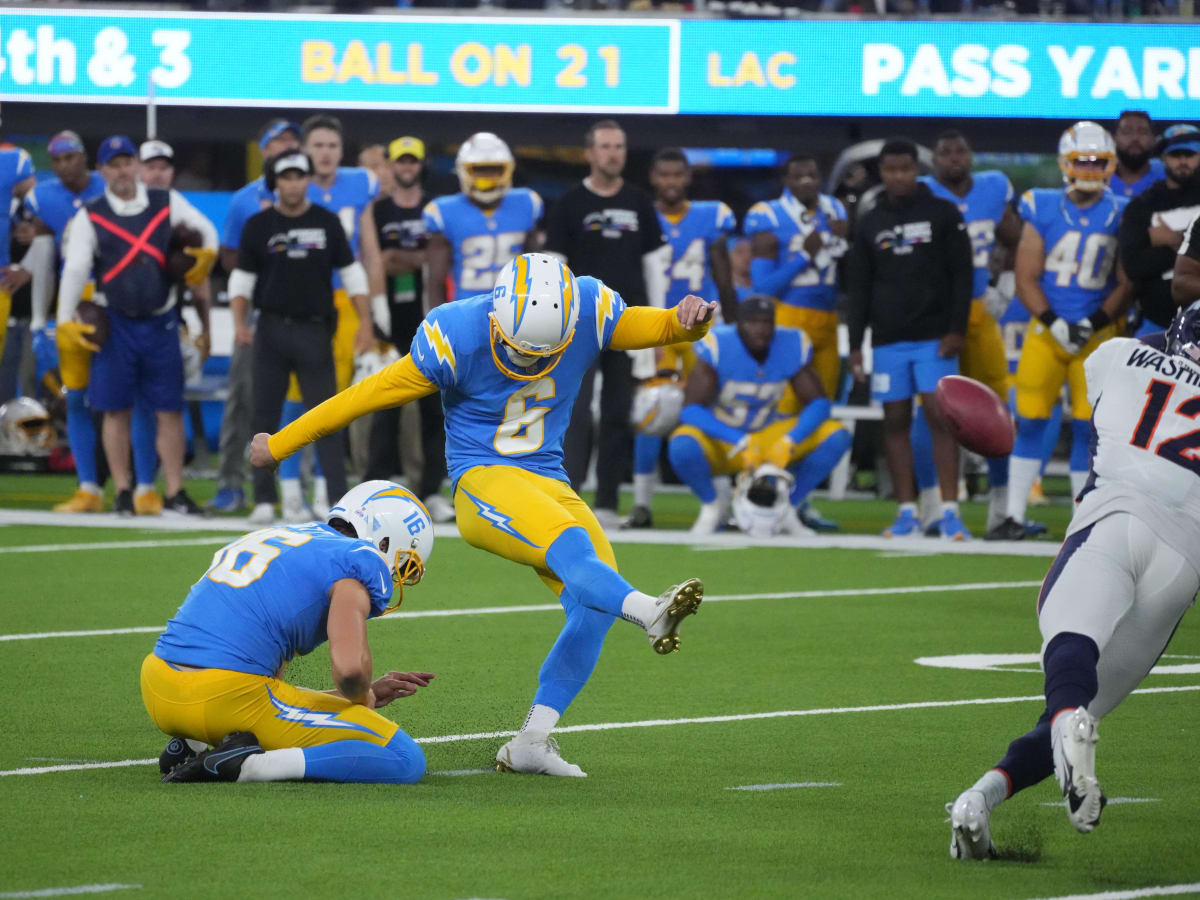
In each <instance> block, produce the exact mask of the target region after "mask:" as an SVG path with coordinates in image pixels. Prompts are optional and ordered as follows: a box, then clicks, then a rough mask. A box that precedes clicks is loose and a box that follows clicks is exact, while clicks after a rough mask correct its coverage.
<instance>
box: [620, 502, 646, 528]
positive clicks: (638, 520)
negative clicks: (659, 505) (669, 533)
mask: <svg viewBox="0 0 1200 900" xmlns="http://www.w3.org/2000/svg"><path fill="white" fill-rule="evenodd" d="M621 527H622V528H653V527H654V517H653V516H652V515H650V508H649V507H647V506H635V507H634V508H633V509H632V510H631V511H630V513H629V518H628V519H626V520H625V521H624V522H622V523H621Z"/></svg>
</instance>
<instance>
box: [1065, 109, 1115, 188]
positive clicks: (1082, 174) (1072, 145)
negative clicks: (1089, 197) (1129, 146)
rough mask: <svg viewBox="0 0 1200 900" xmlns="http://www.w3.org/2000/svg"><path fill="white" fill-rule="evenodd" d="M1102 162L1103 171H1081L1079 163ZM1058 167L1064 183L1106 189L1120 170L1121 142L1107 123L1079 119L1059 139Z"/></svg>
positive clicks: (1071, 186)
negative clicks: (1104, 125) (1105, 124)
mask: <svg viewBox="0 0 1200 900" xmlns="http://www.w3.org/2000/svg"><path fill="white" fill-rule="evenodd" d="M1081 160H1083V161H1099V162H1102V163H1103V164H1104V169H1103V171H1102V172H1096V171H1083V170H1080V169H1079V167H1078V166H1077V165H1076V163H1078V162H1080V161H1081ZM1058 167H1059V168H1060V169H1062V173H1063V182H1065V183H1066V185H1067V187H1068V188H1071V189H1073V190H1077V191H1086V192H1089V193H1090V192H1094V191H1102V190H1104V189H1105V188H1106V187H1107V186H1108V180H1109V179H1110V178H1112V175H1113V172H1115V171H1116V170H1117V145H1116V143H1115V142H1114V141H1113V137H1112V135H1111V134H1109V133H1108V131H1106V130H1105V129H1104V127H1103V126H1101V125H1097V124H1096V123H1095V122H1076V123H1075V124H1074V125H1072V126H1071V127H1070V128H1068V129H1067V130H1066V131H1064V132H1063V133H1062V137H1061V138H1059V139H1058Z"/></svg>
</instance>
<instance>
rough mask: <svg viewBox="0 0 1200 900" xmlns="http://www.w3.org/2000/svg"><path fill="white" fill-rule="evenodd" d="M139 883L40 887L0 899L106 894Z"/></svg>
mask: <svg viewBox="0 0 1200 900" xmlns="http://www.w3.org/2000/svg"><path fill="white" fill-rule="evenodd" d="M141 888H142V886H141V885H140V884H79V885H76V886H75V887H59V888H42V889H41V890H40V891H8V892H7V893H3V894H0V900H5V898H10V897H11V898H13V900H16V898H17V897H66V896H67V895H69V894H107V893H108V892H109V891H138V890H141Z"/></svg>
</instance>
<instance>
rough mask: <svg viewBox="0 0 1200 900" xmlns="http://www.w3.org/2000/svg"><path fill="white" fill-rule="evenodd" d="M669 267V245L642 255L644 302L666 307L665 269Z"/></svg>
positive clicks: (666, 282)
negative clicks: (644, 284) (644, 285)
mask: <svg viewBox="0 0 1200 900" xmlns="http://www.w3.org/2000/svg"><path fill="white" fill-rule="evenodd" d="M670 265H671V245H670V244H663V245H662V246H661V247H659V248H658V249H657V250H651V251H650V252H649V253H645V254H643V255H642V278H643V279H644V280H645V282H646V301H647V302H648V303H649V304H650V305H651V306H657V307H658V308H659V309H662V308H663V307H665V306H666V305H667V287H668V286H669V285H670V279H669V278H667V267H668V266H670Z"/></svg>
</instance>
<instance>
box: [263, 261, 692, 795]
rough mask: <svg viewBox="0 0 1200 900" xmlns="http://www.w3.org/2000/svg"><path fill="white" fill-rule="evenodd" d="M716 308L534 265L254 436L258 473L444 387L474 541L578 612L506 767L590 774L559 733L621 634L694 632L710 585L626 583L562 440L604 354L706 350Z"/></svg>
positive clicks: (458, 497)
mask: <svg viewBox="0 0 1200 900" xmlns="http://www.w3.org/2000/svg"><path fill="white" fill-rule="evenodd" d="M715 308H716V304H715V303H712V302H708V303H706V302H705V301H703V300H701V299H700V298H699V297H695V296H688V297H685V298H684V299H683V300H682V301H681V302H680V303H679V305H678V306H677V307H675V309H674V310H666V309H655V308H653V307H629V308H627V307H626V306H625V303H624V301H623V300H622V299H621V297H620V296H619V295H618V294H616V293H614V292H613V291H612V290H611V289H610V288H608V287H607V286H605V285H604V284H603V283H602V282H600V281H597V280H596V279H594V278H587V277H584V278H579V279H576V278H575V276H574V275H572V274H571V271H570V269H568V268H567V267H566V266H565V265H563V264H562V263H560V262H558V260H556V259H554V258H553V257H550V256H546V255H544V254H540V253H529V254H524V255H521V256H518V257H517V258H516V259H514V260H512V261H511V262H510V263H508V265H506V266H505V267H504V268H503V269H501V271H500V276H499V278H498V279H497V281H496V286H495V288H494V289H493V290H492V291H491V293H488V294H480V295H478V296H475V297H470V298H466V299H462V300H458V301H456V302H454V303H447V304H443V305H441V306H439V307H437V308H436V309H434V310H433V311H432V312H430V314H429V315H428V316H427V317H426V319H425V321H424V322H422V323H421V327H420V328H419V329H418V330H417V334H416V337H414V338H413V342H412V349H411V351H410V353H409V355H407V356H405V357H403V358H402V359H401V360H400V361H399V362H396V363H393V364H392V365H390V366H388V367H387V368H385V369H383V371H381V372H379V373H377V374H375V375H372V376H371V377H369V378H366V379H364V380H363V381H361V382H359V383H358V384H356V385H354V386H353V387H351V388H350V389H349V390H347V391H343V392H342V393H340V394H338V395H337V396H336V397H333V398H331V399H329V400H326V401H325V402H324V403H322V404H321V405H320V406H317V407H316V408H315V409H312V410H310V411H309V412H308V413H306V414H305V415H303V416H301V417H300V418H299V419H298V420H296V421H295V422H293V423H292V424H291V425H289V426H288V427H287V428H284V429H283V430H282V431H280V432H279V433H277V434H274V435H268V434H257V435H255V436H254V440H253V441H252V443H251V455H250V459H251V462H252V463H253V464H254V465H257V466H269V465H273V464H274V463H275V461H276V460H280V459H283V458H285V457H287V456H289V455H291V454H292V453H294V452H296V450H298V449H299V448H300V447H302V446H304V445H305V444H308V443H310V442H312V441H314V440H316V439H317V438H319V437H322V436H324V435H326V434H329V433H331V432H334V431H337V430H338V429H339V428H342V427H344V426H345V425H347V424H348V423H349V422H351V421H352V420H354V419H355V418H357V417H359V416H363V415H366V414H367V413H370V412H373V411H375V410H377V409H383V408H385V407H392V406H399V405H401V404H404V403H408V402H411V401H412V400H416V399H418V398H419V397H423V396H426V395H429V394H433V393H435V392H437V391H441V394H442V404H443V408H444V409H445V413H446V462H447V466H448V468H449V470H450V479H451V481H452V482H453V485H454V506H455V511H456V513H457V517H458V527H459V530H460V532H461V533H462V536H463V538H464V539H466V541H467V543H469V544H472V545H473V546H476V547H479V548H481V549H484V550H488V551H490V552H492V553H495V554H497V555H498V556H503V557H504V558H506V559H510V560H513V561H514V562H518V563H521V564H523V565H527V566H530V567H531V568H533V569H534V571H536V572H537V574H538V576H539V577H540V578H541V579H542V581H543V582H544V583H545V584H546V585H547V586H548V587H549V588H550V589H551V590H553V591H554V592H555V593H556V594H559V599H560V601H561V602H562V605H563V608H564V610H565V611H566V614H567V620H566V623H565V625H564V627H563V630H562V632H561V633H560V635H559V637H558V640H557V641H556V642H555V644H554V646H553V648H552V649H551V650H550V655H549V656H548V657H547V658H546V661H545V663H543V665H542V668H541V671H540V672H539V679H538V681H539V684H538V690H537V693H536V694H535V695H534V701H533V706H532V708H531V709H530V711H529V715H528V716H527V717H526V719H525V724H524V725H523V726H522V727H521V731H520V732H519V733H518V735H517V736H516V737H515V738H513V739H512V740H511V741H509V742H508V743H507V744H505V745H504V746H503V747H502V748H501V749H500V752H499V753H498V755H497V757H496V761H497V765H498V767H499V768H500V769H501V770H502V771H513V772H528V773H542V774H549V775H569V776H582V775H583V774H584V772H583V770H582V769H580V768H579V766H576V765H572V764H570V763H568V762H566V761H564V760H563V758H562V756H561V755H560V754H559V751H558V747H557V744H556V743H555V742H554V741H553V740H551V739H550V731H551V730H552V729H553V728H554V726H555V724H556V723H557V722H558V719H559V716H560V715H561V714H562V712H563V711H564V710H565V709H566V708H567V706H568V705H569V704H570V703H571V701H572V700H573V699H574V698H575V695H576V694H578V693H579V691H580V689H581V688H582V687H583V684H584V682H585V681H587V678H588V676H589V675H590V674H591V672H592V669H593V668H594V667H595V665H596V661H597V660H598V659H599V656H600V648H601V646H602V644H603V642H604V636H605V635H606V634H607V633H608V629H609V628H610V627H611V625H612V623H613V622H614V621H615V620H616V619H617V618H623V619H626V620H628V621H630V622H632V623H634V624H636V625H638V626H640V627H642V628H644V629H645V630H646V633H647V635H648V637H649V640H650V645H651V646H652V647H653V648H654V650H655V651H656V652H658V653H670V652H672V651H674V650H676V649H678V645H679V638H678V636H677V632H678V630H679V626H680V623H681V621H682V620H683V619H684V617H685V616H688V615H690V614H692V613H694V612H695V611H696V608H697V607H698V606H699V604H700V600H701V598H702V596H703V592H704V586H703V585H702V584H701V583H700V582H699V581H698V580H697V579H694V578H693V579H688V580H687V581H684V582H683V583H681V584H678V585H676V586H674V587H672V588H669V589H667V590H666V591H665V592H663V593H662V594H661V595H660V596H659V597H657V598H655V597H651V596H649V595H647V594H643V593H641V592H640V591H636V590H634V589H633V587H632V586H631V585H630V584H629V582H627V581H626V580H625V579H624V578H622V577H621V576H620V575H619V574H618V573H617V570H616V558H615V556H614V555H613V551H612V546H611V545H610V544H609V542H608V538H607V537H605V535H604V532H603V530H602V529H601V528H600V525H599V524H598V523H597V521H596V517H595V515H594V514H593V513H592V511H591V510H590V509H588V507H587V505H586V504H584V502H583V501H582V500H580V499H579V497H578V495H577V494H575V492H574V491H572V490H571V486H570V482H569V480H568V478H567V473H566V470H565V469H564V468H563V449H562V440H563V433H564V432H565V431H566V428H567V424H568V422H569V421H570V419H571V409H572V406H573V405H574V403H575V397H576V396H577V394H578V392H579V386H580V383H581V381H582V379H583V375H584V373H585V372H587V371H588V368H589V367H590V366H591V365H592V364H593V363H594V362H595V360H596V357H597V356H599V355H600V353H601V351H603V350H605V349H613V350H636V349H642V348H647V347H655V346H665V345H667V344H674V343H679V342H680V341H684V340H698V339H699V338H701V337H703V336H704V334H705V333H706V332H707V330H708V327H709V323H710V320H711V317H712V314H713V311H714V310H715Z"/></svg>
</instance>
